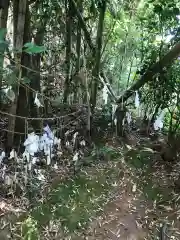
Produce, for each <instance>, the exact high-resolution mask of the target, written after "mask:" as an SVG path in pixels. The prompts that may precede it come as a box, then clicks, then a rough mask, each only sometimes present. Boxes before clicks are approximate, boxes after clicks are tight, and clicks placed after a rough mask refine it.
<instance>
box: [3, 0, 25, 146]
mask: <svg viewBox="0 0 180 240" xmlns="http://www.w3.org/2000/svg"><path fill="white" fill-rule="evenodd" d="M26 3H27V0H21V1H20V0H14V2H13V22H14V43H13V45H14V48H15V49H18V50H21V49H22V47H23V37H24V26H25V16H26ZM14 55H15V62H16V63H15V67H16V71H17V72H18V80H17V81H18V82H20V80H21V65H20V63H21V55H22V54H21V52H17V53H15V54H14ZM18 82H17V85H16V87H15V88H14V89H13V90H14V92H15V95H16V98H15V101H14V103H13V104H12V105H11V107H10V109H9V112H10V113H11V114H12V115H16V110H17V101H18V95H19V84H18ZM8 120H9V121H8V131H9V132H8V138H7V144H8V146H9V147H11V146H12V145H13V140H14V129H15V120H16V118H15V117H13V116H9V119H8Z"/></svg>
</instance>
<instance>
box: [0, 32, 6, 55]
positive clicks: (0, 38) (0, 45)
mask: <svg viewBox="0 0 180 240" xmlns="http://www.w3.org/2000/svg"><path fill="white" fill-rule="evenodd" d="M6 32H7V30H6V29H5V28H0V52H4V51H5V49H6V48H7V47H8V42H7V41H5V36H6Z"/></svg>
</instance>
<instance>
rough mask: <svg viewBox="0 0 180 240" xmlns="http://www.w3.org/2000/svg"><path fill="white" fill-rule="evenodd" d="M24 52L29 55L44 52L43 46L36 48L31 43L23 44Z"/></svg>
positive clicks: (36, 46)
mask: <svg viewBox="0 0 180 240" xmlns="http://www.w3.org/2000/svg"><path fill="white" fill-rule="evenodd" d="M24 48H25V49H24V52H26V53H29V54H36V53H43V52H45V51H46V48H45V47H44V46H38V45H36V44H34V43H32V42H29V43H26V44H24Z"/></svg>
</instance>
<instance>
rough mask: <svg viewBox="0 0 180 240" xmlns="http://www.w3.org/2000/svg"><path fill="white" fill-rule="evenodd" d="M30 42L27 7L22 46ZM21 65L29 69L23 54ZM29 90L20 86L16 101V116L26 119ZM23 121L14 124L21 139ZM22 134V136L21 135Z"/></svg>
mask: <svg viewBox="0 0 180 240" xmlns="http://www.w3.org/2000/svg"><path fill="white" fill-rule="evenodd" d="M30 41H31V34H30V12H29V6H28V5H27V6H26V16H25V29H24V35H23V44H24V43H27V42H30ZM21 64H22V66H25V67H30V55H29V54H27V53H25V52H23V53H22V56H21ZM23 77H28V70H27V69H26V68H24V67H22V78H23ZM28 96H29V90H28V89H27V88H26V87H24V86H22V85H20V86H19V96H18V101H17V111H16V114H17V115H19V116H23V117H27V116H28V115H29V108H28V106H29V101H28ZM25 124H26V122H25V120H24V119H21V118H17V119H16V122H15V131H16V132H20V133H22V134H21V137H24V136H25V127H26V126H25ZM23 134H24V135H23ZM14 141H15V143H17V144H19V141H20V136H19V135H15V138H14Z"/></svg>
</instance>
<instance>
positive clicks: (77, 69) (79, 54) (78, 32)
mask: <svg viewBox="0 0 180 240" xmlns="http://www.w3.org/2000/svg"><path fill="white" fill-rule="evenodd" d="M78 8H79V11H80V13H81V14H82V11H83V8H82V0H79V1H78ZM81 38H82V33H81V24H80V21H79V20H78V24H77V42H76V54H77V60H76V75H77V74H78V73H79V70H80V67H81V65H80V57H81ZM79 87H80V82H79V81H75V92H74V101H75V102H76V101H77V96H78V90H79Z"/></svg>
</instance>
